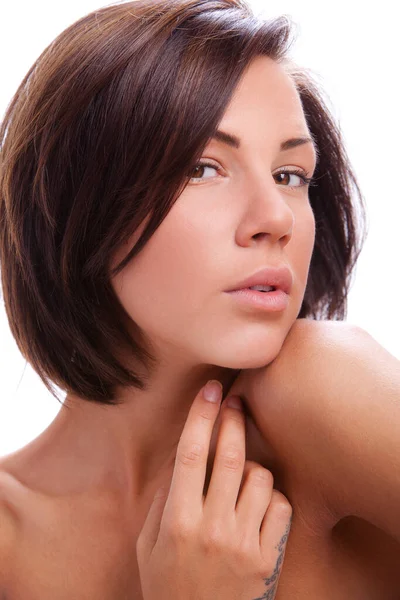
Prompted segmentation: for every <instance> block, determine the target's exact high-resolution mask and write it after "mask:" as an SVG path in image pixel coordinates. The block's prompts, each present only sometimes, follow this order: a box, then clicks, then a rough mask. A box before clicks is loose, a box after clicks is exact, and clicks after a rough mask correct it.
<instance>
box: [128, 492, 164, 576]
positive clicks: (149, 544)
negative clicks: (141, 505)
mask: <svg viewBox="0 0 400 600" xmlns="http://www.w3.org/2000/svg"><path fill="white" fill-rule="evenodd" d="M169 490H170V485H169V484H167V483H164V484H163V485H162V486H161V487H159V488H158V489H157V491H156V493H155V495H154V498H153V502H152V504H151V506H150V510H149V512H148V513H147V517H146V520H145V522H144V525H143V527H142V529H141V531H140V534H139V537H138V539H137V542H136V552H137V560H138V563H139V565H140V562H141V561H142V560H143V561H144V562H146V560H147V559H148V557H149V556H150V554H151V552H152V550H153V548H154V546H155V544H156V542H157V539H158V535H159V532H160V524H161V519H162V515H163V512H164V508H165V504H166V502H167V499H168V496H169Z"/></svg>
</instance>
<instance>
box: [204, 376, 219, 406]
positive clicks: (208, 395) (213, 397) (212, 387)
mask: <svg viewBox="0 0 400 600" xmlns="http://www.w3.org/2000/svg"><path fill="white" fill-rule="evenodd" d="M221 392H222V384H221V383H220V382H219V381H217V380H216V379H210V381H208V382H207V385H206V386H205V388H204V391H203V395H204V398H205V399H206V400H208V402H214V403H216V402H218V401H219V400H220V398H221Z"/></svg>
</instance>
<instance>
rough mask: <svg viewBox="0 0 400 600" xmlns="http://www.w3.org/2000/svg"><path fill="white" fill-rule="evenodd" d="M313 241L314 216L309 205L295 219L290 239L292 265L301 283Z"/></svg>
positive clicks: (304, 279) (309, 258) (304, 281)
mask: <svg viewBox="0 0 400 600" xmlns="http://www.w3.org/2000/svg"><path fill="white" fill-rule="evenodd" d="M314 242H315V218H314V213H313V211H312V208H311V206H309V207H308V208H307V209H306V210H305V211H304V213H303V214H302V215H301V216H299V217H298V218H297V219H296V223H295V227H294V230H293V237H292V239H291V241H290V246H291V249H290V253H291V259H292V265H293V268H294V270H295V272H296V273H297V276H298V278H299V280H300V281H301V283H302V284H303V285H305V284H306V282H307V277H308V271H309V268H310V262H311V257H312V253H313V248H314Z"/></svg>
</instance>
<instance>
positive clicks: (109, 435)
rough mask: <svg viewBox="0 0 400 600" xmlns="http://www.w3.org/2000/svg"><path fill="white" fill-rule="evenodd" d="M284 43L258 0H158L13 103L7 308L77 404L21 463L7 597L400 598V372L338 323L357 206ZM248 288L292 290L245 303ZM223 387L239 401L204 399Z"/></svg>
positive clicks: (334, 141)
mask: <svg viewBox="0 0 400 600" xmlns="http://www.w3.org/2000/svg"><path fill="white" fill-rule="evenodd" d="M289 36H290V23H289V21H288V20H287V18H284V17H282V18H279V19H274V20H271V21H268V22H262V21H260V20H258V19H256V18H255V17H254V16H253V15H252V13H251V11H250V8H249V7H248V6H247V5H246V4H245V3H244V2H242V1H241V0H179V1H177V2H175V1H174V2H171V1H169V0H168V1H167V0H164V1H162V0H157V1H155V0H151V1H150V0H137V1H135V2H128V3H124V4H118V5H116V6H109V7H106V8H103V9H101V10H98V11H96V12H94V13H91V14H89V15H87V16H86V17H84V18H82V19H81V20H79V21H78V22H77V23H75V24H73V25H72V26H71V27H69V28H68V29H66V30H65V31H64V32H63V33H61V35H60V36H58V38H57V39H56V40H55V41H54V42H53V43H52V44H51V45H50V46H49V47H48V48H47V49H46V50H45V51H44V53H43V54H42V55H41V56H40V57H39V59H38V60H37V61H36V63H35V64H34V65H33V67H32V68H31V69H30V71H29V72H28V74H27V75H26V77H25V79H24V80H23V82H22V83H21V85H20V87H19V89H18V90H17V92H16V95H15V98H14V99H13V101H12V103H11V105H10V106H9V108H8V111H7V113H6V116H5V119H4V122H3V125H2V130H1V140H2V167H1V181H0V184H1V188H0V189H1V198H0V222H1V230H0V260H1V265H2V285H3V294H4V300H5V305H6V310H7V315H8V319H9V324H10V328H11V330H12V332H13V334H14V336H15V339H16V341H17V343H18V346H19V348H20V350H21V352H22V354H23V355H24V356H25V357H26V359H27V360H29V362H30V363H31V364H32V366H33V367H34V368H35V370H36V371H37V372H38V374H39V375H40V376H41V377H42V379H43V381H44V383H45V384H46V385H47V387H48V388H49V390H50V391H51V392H52V393H53V394H54V389H53V387H52V383H53V384H55V385H57V386H58V387H60V388H61V389H64V390H66V391H67V396H66V398H65V401H64V404H63V405H62V407H61V410H60V412H59V413H58V415H57V417H56V418H55V420H54V421H53V422H52V423H51V424H50V426H49V427H48V428H47V429H46V430H45V431H44V432H43V433H42V434H41V435H40V436H38V438H36V439H35V440H33V442H31V443H30V444H28V445H27V446H26V447H24V448H22V449H21V450H19V451H17V452H15V453H13V454H10V455H8V456H5V457H3V458H2V461H1V469H2V471H1V482H2V485H1V497H2V513H1V519H2V527H1V530H2V531H3V532H4V533H3V535H2V549H1V554H2V560H1V561H0V564H1V565H2V567H1V571H0V574H1V585H2V587H3V590H2V591H3V593H4V595H5V597H9V598H24V599H27V600H28V599H29V600H31V599H32V600H33V599H36V598H37V599H39V598H40V599H41V600H46V598H49V599H50V598H52V599H53V598H57V599H62V598H71V597H74V598H79V599H80V598H82V599H83V598H85V599H88V600H89V599H92V598H96V600H100V599H103V598H104V600H106V599H113V600H115V599H116V598H118V600H122V599H124V598H126V599H128V598H129V599H131V598H135V599H141V598H144V600H152V599H153V598H159V597H163V598H174V599H176V598H187V597H188V596H192V595H194V594H195V593H196V594H197V595H198V597H200V598H202V599H203V598H204V600H206V599H208V598H215V597H218V598H220V599H221V598H228V597H229V598H236V597H237V598H256V597H257V598H258V597H263V598H275V597H276V598H278V599H279V600H288V599H289V598H290V600H293V599H294V598H296V599H302V598H313V599H314V598H315V599H321V598H331V599H336V598H352V599H353V598H357V599H358V598H360V599H361V598H362V599H363V600H372V599H375V598H379V599H382V598H385V599H386V598H393V599H394V598H398V595H399V589H400V578H399V576H398V573H397V572H398V564H399V559H400V534H399V531H398V523H397V504H398V502H397V498H398V496H399V492H400V489H399V487H400V486H399V478H398V472H399V466H400V465H399V458H398V456H399V453H398V449H399V445H398V441H397V435H396V432H395V429H396V427H395V426H396V423H397V424H398V422H399V412H398V405H397V404H396V398H397V395H398V393H399V389H400V382H399V377H398V372H399V369H398V361H396V360H395V359H394V358H393V357H391V356H390V355H389V353H387V352H386V351H385V350H384V349H382V348H381V347H380V346H379V345H378V344H376V342H374V341H373V340H372V339H371V338H370V337H369V336H368V334H366V333H365V332H363V331H361V330H358V329H357V328H354V327H350V326H348V325H346V324H344V323H334V322H333V321H331V320H337V319H339V320H341V319H343V318H344V317H345V312H346V295H347V291H348V288H349V284H350V277H351V274H352V269H353V267H354V264H355V262H356V259H357V257H358V255H359V252H360V249H361V246H362V240H363V220H362V218H361V219H359V220H358V219H357V209H358V208H361V209H362V206H363V205H362V198H361V194H360V191H359V188H358V186H357V182H356V180H355V177H354V175H353V173H352V170H351V167H350V163H349V161H348V159H347V156H346V153H345V150H344V147H343V144H342V141H341V138H340V134H339V132H338V129H337V126H336V125H335V123H334V120H333V119H332V117H331V115H330V114H329V111H328V109H327V107H326V105H325V104H324V101H323V99H322V96H321V94H320V92H319V90H318V88H317V86H316V85H315V84H314V83H313V81H312V78H311V76H310V74H308V73H307V72H306V71H304V70H300V69H299V68H297V67H296V66H295V65H294V64H293V63H292V62H291V61H290V60H289V59H288V58H287V51H288V40H289ZM357 204H358V205H359V206H357ZM359 214H360V215H361V216H362V212H359ZM256 274H259V275H260V279H258V280H256V281H254V280H253V279H252V281H249V278H252V277H253V275H256ZM253 284H264V285H266V286H269V287H267V288H266V290H270V288H271V287H272V288H275V290H272V291H271V290H270V291H265V292H264V296H263V295H262V294H263V292H261V291H259V292H254V293H252V292H249V291H248V292H244V293H243V292H239V293H234V292H232V290H238V289H242V288H245V287H248V286H253ZM246 294H247V296H251V297H250V298H249V297H248V298H247V299H246V298H245V297H244V295H246ZM324 319H326V320H324ZM377 358H379V361H376V359H377ZM377 362H378V363H379V369H378V368H377V367H376V366H375V365H376V363H377ZM378 374H379V377H378ZM327 378H329V380H328V382H327V381H326V380H327ZM211 379H215V380H217V381H219V382H220V383H221V384H222V386H223V398H228V397H231V396H232V395H235V394H239V395H240V396H241V398H242V400H243V410H242V411H239V412H237V411H236V412H235V410H234V409H233V408H230V407H228V406H227V403H225V402H224V406H223V407H222V410H221V411H220V412H219V410H218V407H219V403H220V402H221V398H219V399H217V405H215V404H214V405H213V404H210V403H208V404H207V403H206V401H205V400H204V399H203V386H204V385H205V384H206V383H207V382H208V381H209V380H211ZM378 384H379V395H378V394H376V393H375V392H377V391H378ZM355 385H356V388H355V389H354V386H355ZM357 394H359V397H357ZM54 395H55V394H54ZM374 396H376V397H379V402H377V401H375V400H374ZM360 398H361V400H362V401H361V400H360ZM371 398H372V399H371ZM353 407H354V412H353ZM375 408H377V410H375ZM396 411H397V412H396ZM204 417H205V418H206V419H205V421H204ZM202 423H207V427H202V425H201V424H202ZM377 432H379V435H378V433H377ZM380 441H384V444H385V445H384V446H379V442H380ZM217 442H218V448H217ZM193 444H197V446H193ZM199 447H200V451H198V449H199ZM196 449H197V450H196ZM196 452H197V454H196ZM230 452H231V454H230ZM232 452H233V454H232ZM214 457H215V458H216V463H215V465H214V463H213V461H214ZM244 458H246V459H247V460H246V462H245V461H244ZM206 461H207V465H206V464H205V462H206ZM205 467H207V468H205ZM389 468H391V470H390V471H389V470H388V469H389ZM214 469H215V471H214ZM214 472H215V477H214ZM211 475H213V478H211ZM250 475H251V476H252V477H250ZM254 475H256V476H259V477H256V476H254ZM242 476H243V479H242ZM229 477H230V480H229ZM229 481H230V482H229ZM254 481H258V485H254ZM235 486H236V487H235ZM239 486H240V494H241V495H240V498H244V497H246V498H247V499H248V500H247V504H246V503H245V502H244V500H243V502H242V503H241V504H240V501H239V500H238V504H237V510H238V507H239V504H240V505H241V506H242V507H247V513H246V512H245V511H244V513H243V514H244V515H245V516H244V517H243V520H242V528H241V529H240V530H238V531H236V533H234V532H233V531H232V530H231V529H230V530H229V532H227V527H225V525H226V524H227V523H228V522H229V523H230V524H232V522H233V521H232V517H233V515H234V509H235V503H236V498H237V495H238V491H239V489H238V488H239ZM160 488H161V489H164V492H161V495H160V492H159V491H158V490H159V489H160ZM202 488H203V489H202ZM273 488H274V489H273ZM381 490H382V491H383V492H384V494H383V497H382V498H381V497H380V491H381ZM202 492H204V497H203V494H202ZM246 494H247V495H246ZM245 495H246V496H245ZM204 498H205V505H206V503H207V502H208V506H210V511H209V513H208V514H209V515H211V513H212V510H214V513H213V514H214V517H215V515H216V512H215V511H217V508H218V509H219V511H220V512H219V519H220V521H217V520H215V518H214V519H210V518H208V520H207V518H206V515H204V518H203V517H202V518H199V514H200V513H199V510H200V507H202V503H203V499H204ZM209 499H210V500H209ZM174 501H175V502H174ZM255 507H257V510H256V509H255ZM184 510H185V511H187V512H184ZM174 511H175V512H174ZM196 511H197V512H196ZM255 513H257V516H255ZM177 516H179V518H180V519H181V520H180V523H179V524H178V519H177ZM185 516H186V522H185V524H184V517H185ZM291 517H292V524H291V526H290V521H291ZM223 519H229V521H228V520H225V521H224V520H223ZM262 522H263V523H262ZM194 523H195V524H196V528H194ZM218 523H220V524H221V523H222V527H221V526H220V527H219V530H218V526H217V525H218ZM243 524H244V525H243ZM161 525H162V526H161ZM190 528H191V529H190ZM213 528H214V529H213ZM250 530H251V535H250V534H249V536H250V537H251V543H253V546H252V548H251V550H250V549H249V548H247V550H246V549H245V548H244V549H243V547H242V549H241V554H240V553H239V554H238V552H237V550H234V548H237V546H234V544H237V542H238V540H239V538H240V537H241V536H242V538H244V535H245V534H247V533H248V532H249V531H250ZM204 531H205V532H206V535H203V534H204ZM166 532H167V533H168V532H169V533H171V532H172V534H173V535H172V537H171V536H170V537H168V535H167V533H166ZM201 536H203V537H201ZM207 536H208V537H207ZM224 536H225V537H224ZM259 537H260V539H261V538H262V544H261V543H260V542H259V540H258V538H259ZM256 538H257V562H255V561H254V560H251V559H252V558H253V557H254V556H255V554H254V552H255V550H254V548H255V546H254V543H255V539H256ZM200 539H202V540H203V542H202V543H204V539H206V540H207V541H206V547H205V551H204V545H203V546H201V544H200V542H199V540H200ZM221 540H222V542H221ZM242 541H243V540H242ZM201 548H202V549H201ZM260 548H262V549H263V553H261V552H260ZM188 549H190V552H189V550H188ZM238 555H240V557H242V558H245V559H246V560H242V562H241V563H240V564H239V561H238ZM261 555H262V556H261ZM284 555H285V557H284V560H283V556H284ZM215 565H217V566H215ZM282 565H283V568H282ZM203 567H204V568H203ZM261 573H263V574H264V575H265V577H264V578H262V577H261ZM278 581H279V587H277V584H278Z"/></svg>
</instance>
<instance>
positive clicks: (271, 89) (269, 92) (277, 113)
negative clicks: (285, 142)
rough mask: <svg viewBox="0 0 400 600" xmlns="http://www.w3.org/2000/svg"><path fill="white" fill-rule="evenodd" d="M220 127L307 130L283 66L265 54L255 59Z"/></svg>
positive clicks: (260, 131)
mask: <svg viewBox="0 0 400 600" xmlns="http://www.w3.org/2000/svg"><path fill="white" fill-rule="evenodd" d="M219 127H220V128H221V129H227V130H232V129H235V130H236V131H239V130H241V129H242V130H243V131H246V133H247V135H246V136H244V137H247V138H249V136H250V137H251V133H252V132H253V133H254V134H255V135H257V134H258V135H262V134H264V133H268V134H269V135H271V136H274V135H275V134H276V135H278V136H279V137H284V136H285V134H286V133H287V134H288V137H290V136H292V135H294V134H296V135H297V134H298V135H307V134H308V133H309V130H308V126H307V121H306V118H305V115H304V112H303V107H302V104H301V100H300V96H299V94H298V91H297V89H296V86H295V84H294V82H293V80H292V79H291V77H290V76H289V75H288V74H287V73H286V71H285V68H284V66H282V65H280V64H278V63H277V62H275V61H273V60H272V59H270V58H269V57H267V56H258V57H257V58H255V59H254V60H253V61H252V62H251V63H250V65H249V66H248V67H247V69H246V71H245V72H244V74H243V76H242V78H241V80H240V81H239V84H238V85H237V87H236V89H235V91H234V94H233V96H232V98H231V101H230V103H229V104H228V106H227V109H226V111H225V113H224V115H223V118H222V120H221V123H220V124H219Z"/></svg>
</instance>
